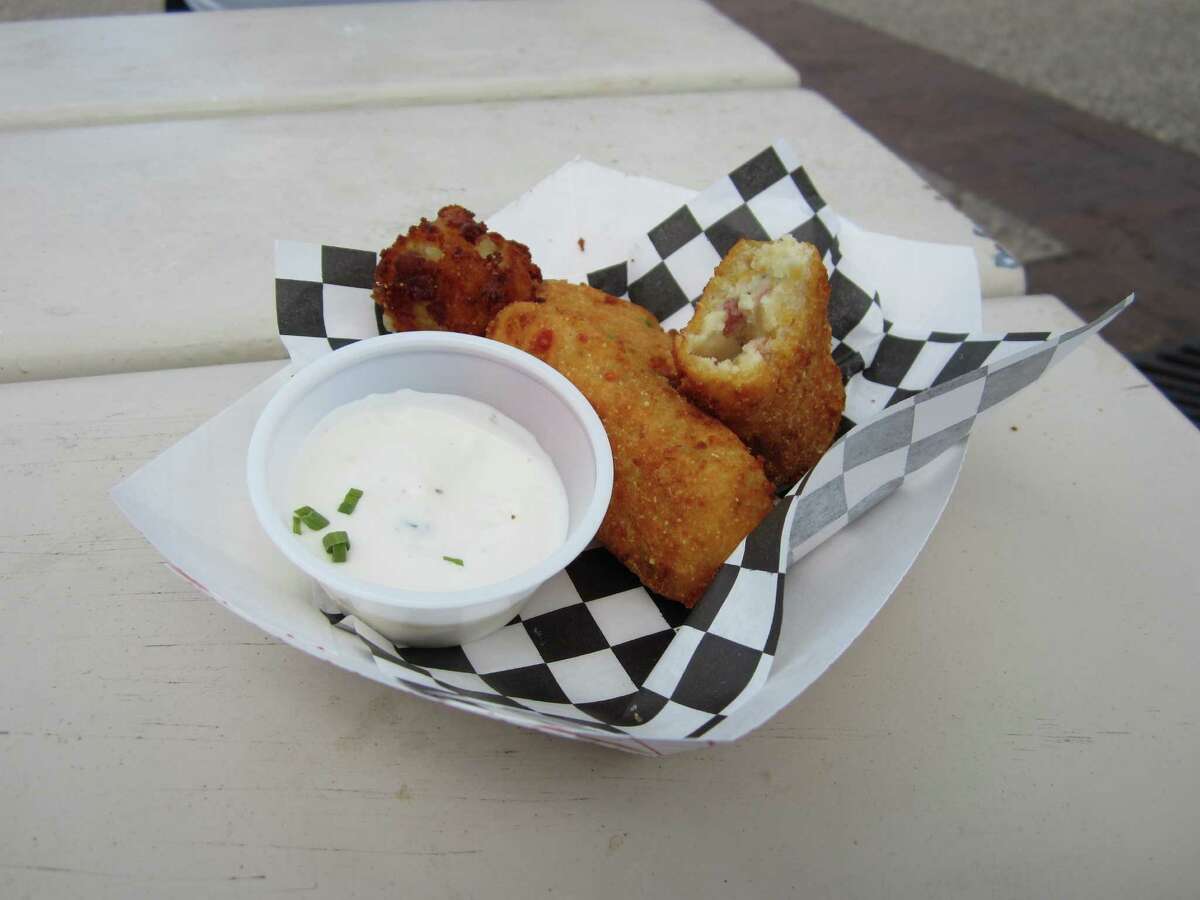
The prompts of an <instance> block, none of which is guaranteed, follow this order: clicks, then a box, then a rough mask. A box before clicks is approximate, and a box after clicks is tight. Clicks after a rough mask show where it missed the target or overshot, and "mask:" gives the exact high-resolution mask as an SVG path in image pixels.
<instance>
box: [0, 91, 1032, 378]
mask: <svg viewBox="0 0 1200 900" xmlns="http://www.w3.org/2000/svg"><path fill="white" fill-rule="evenodd" d="M777 137H783V138H786V139H787V140H789V141H790V142H791V143H792V145H793V146H794V147H795V148H796V149H797V151H798V152H799V153H800V155H801V157H802V158H803V159H804V160H805V162H806V167H807V168H808V170H809V172H810V174H811V176H812V178H813V179H814V181H815V182H816V184H817V186H818V188H819V189H820V190H821V191H822V192H823V194H824V195H825V197H826V199H827V200H828V201H829V202H830V203H831V204H832V205H833V206H834V207H835V208H836V209H838V210H839V211H840V212H842V213H843V214H844V215H846V216H849V217H850V218H852V219H854V220H855V221H857V222H858V223H859V224H860V225H863V226H864V227H867V228H869V229H871V230H874V231H881V232H885V233H891V234H897V235H900V236H902V237H909V238H914V239H920V240H929V241H942V242H947V243H958V244H967V245H970V246H973V247H974V248H975V249H976V253H977V256H978V258H979V261H980V269H981V272H982V273H983V275H984V288H985V295H994V294H996V293H997V292H1003V291H1005V290H1011V291H1012V292H1013V293H1021V292H1023V290H1024V279H1023V277H1022V276H1021V273H1020V272H1019V271H1016V270H1002V269H996V268H995V267H994V266H993V265H992V257H993V256H994V252H995V251H994V246H993V244H992V242H991V241H989V240H986V239H984V238H981V237H979V236H977V235H975V234H974V226H973V225H972V223H971V222H970V220H968V219H967V218H966V217H965V216H964V215H963V214H962V213H961V212H959V211H958V210H956V209H955V208H954V207H953V206H951V205H950V204H949V203H947V202H946V201H945V200H943V199H941V197H940V196H939V195H937V194H936V193H935V192H934V191H933V190H932V189H931V188H930V187H929V186H928V185H926V184H925V183H924V182H923V181H922V180H921V179H920V178H919V177H918V176H917V175H916V173H914V172H913V171H912V170H911V169H910V168H908V166H906V165H905V164H904V163H903V162H902V161H900V160H899V159H898V158H897V157H896V156H894V155H893V154H892V153H891V152H890V151H888V150H887V149H886V148H885V147H884V146H883V145H882V144H880V143H879V142H878V141H876V140H875V139H874V138H873V137H871V136H870V135H869V134H867V133H866V132H865V131H863V130H862V129H861V128H859V127H858V126H857V125H855V124H854V123H853V122H851V121H850V120H849V119H848V118H846V117H845V116H844V115H843V114H842V113H841V112H839V111H838V110H837V109H836V108H835V107H834V106H832V105H831V104H830V103H829V102H828V101H826V100H824V99H823V98H821V97H819V96H818V95H817V94H814V93H812V92H811V91H804V90H799V89H785V90H778V91H767V90H758V91H748V92H736V91H729V92H720V93H692V94H660V95H652V96H639V97H586V98H578V99H571V100H538V101H521V102H505V103H479V104H471V105H464V106H454V107H445V106H418V107H398V108H391V109H386V110H378V111H370V112H368V111H361V110H344V111H337V112H319V113H315V112H310V113H295V114H286V115H273V116H263V117H232V118H218V119H203V120H193V121H171V122H155V123H147V124H139V125H115V126H98V127H89V128H81V129H80V128H61V129H53V130H33V131H19V132H7V133H5V132H0V157H2V158H4V159H5V160H6V165H5V166H3V167H0V196H3V197H5V198H6V200H7V201H8V202H6V203H5V204H3V205H0V230H3V232H4V234H5V236H6V240H7V247H6V255H7V260H8V268H7V270H6V272H5V278H4V281H3V282H2V283H0V381H18V380H26V379H36V378H58V377H65V376H75V375H86V374H100V373H110V372H124V371H133V370H147V369H161V368H170V367H177V366H185V365H204V364H213V363H225V362H243V361H251V360H262V359H272V358H282V356H283V355H284V353H283V348H282V345H280V343H279V341H278V338H277V336H276V328H275V320H274V307H273V304H272V302H271V278H272V272H273V262H272V245H273V241H274V240H275V239H276V238H293V239H299V240H309V241H316V242H324V243H327V244H336V245H341V246H348V247H362V248H368V249H377V248H380V247H384V246H387V245H388V244H390V243H391V242H392V240H394V238H395V236H396V234H397V232H399V231H402V230H405V229H406V228H407V227H408V226H409V225H410V224H412V223H414V222H416V221H417V220H418V219H419V218H420V217H421V216H423V215H430V216H431V215H433V214H434V213H435V212H436V210H437V209H438V208H439V207H440V206H442V205H443V204H446V203H461V204H463V205H465V206H467V207H468V208H469V209H473V210H475V211H476V212H478V213H479V214H480V215H487V214H489V213H491V212H493V211H495V210H497V209H499V208H500V207H502V206H504V205H505V204H506V203H508V202H509V201H510V200H513V199H516V197H518V196H519V195H520V194H521V193H522V192H523V191H525V190H527V189H528V188H530V187H532V186H533V185H534V184H536V183H537V182H538V181H540V180H541V179H542V178H543V177H545V176H546V175H549V174H550V173H551V172H552V171H554V170H555V169H557V168H558V167H559V166H560V165H562V164H563V163H564V162H567V161H568V160H570V159H572V158H574V157H576V156H583V157H585V158H588V159H591V160H592V161H593V162H596V163H600V164H602V165H607V166H610V167H613V168H617V169H621V170H623V171H625V172H629V173H631V174H637V175H646V176H650V177H654V178H658V179H660V180H663V181H668V182H672V183H675V184H679V185H682V186H684V187H688V188H693V189H700V188H702V187H705V186H707V185H708V184H709V183H710V182H711V181H713V180H714V179H716V178H717V177H719V176H720V175H722V174H724V173H725V172H728V171H729V170H730V169H731V168H733V167H734V166H736V165H739V164H740V163H742V162H744V161H745V160H746V159H748V158H749V157H751V156H753V155H754V154H755V153H757V152H759V151H760V150H762V149H763V148H764V147H766V146H767V145H768V144H770V143H771V141H772V140H774V139H775V138H777ZM34 173H46V176H47V177H35V175H34ZM653 224H655V223H654V222H650V223H647V227H649V226H651V225H653ZM616 261H617V260H611V261H610V262H616ZM134 323H136V327H134Z"/></svg>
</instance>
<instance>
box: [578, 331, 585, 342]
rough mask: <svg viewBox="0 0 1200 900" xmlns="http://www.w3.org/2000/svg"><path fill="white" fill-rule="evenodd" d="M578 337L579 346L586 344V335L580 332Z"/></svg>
mask: <svg viewBox="0 0 1200 900" xmlns="http://www.w3.org/2000/svg"><path fill="white" fill-rule="evenodd" d="M578 337H579V343H581V344H586V343H587V335H586V334H584V333H582V332H580V333H579V335H578Z"/></svg>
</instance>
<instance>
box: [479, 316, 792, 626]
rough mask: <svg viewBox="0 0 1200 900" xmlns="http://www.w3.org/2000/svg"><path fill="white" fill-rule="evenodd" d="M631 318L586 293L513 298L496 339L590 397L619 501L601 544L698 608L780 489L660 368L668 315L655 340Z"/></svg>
mask: <svg viewBox="0 0 1200 900" xmlns="http://www.w3.org/2000/svg"><path fill="white" fill-rule="evenodd" d="M601 296H602V297H603V296H604V295H601ZM559 299H560V300H561V299H562V298H561V297H560V298H559ZM617 302H619V303H624V302H625V301H617ZM631 321H632V320H631V319H630V318H628V317H627V314H626V313H624V312H621V311H620V310H619V309H614V307H613V305H612V304H608V303H606V302H605V301H604V300H599V301H596V300H594V298H589V297H588V296H587V295H585V294H580V295H578V296H576V297H574V298H571V299H570V300H569V301H567V302H561V303H555V302H553V301H548V302H546V303H541V304H534V303H516V304H513V305H512V306H509V307H507V308H505V309H504V310H502V311H501V312H500V314H499V315H497V316H496V318H495V320H493V322H492V325H491V327H490V328H489V329H488V336H489V337H491V338H494V339H496V340H499V341H503V342H505V343H507V344H511V345H513V346H515V347H519V348H521V349H522V350H526V351H527V352H529V353H532V354H534V355H535V356H538V357H540V358H541V359H543V360H545V361H546V362H547V363H549V364H550V365H551V366H553V367H554V368H556V369H558V370H559V371H560V372H562V373H563V374H564V375H565V376H566V377H567V378H568V379H570V380H571V382H572V383H574V384H575V386H576V387H578V388H579V390H580V391H581V392H582V393H583V394H584V396H585V397H587V398H588V400H589V401H590V402H591V404H592V406H593V407H594V408H595V409H596V412H597V413H599V415H600V419H601V420H602V421H603V422H604V427H605V430H606V431H607V432H608V437H609V441H610V443H611V444H612V451H613V469H614V472H613V492H612V502H611V503H610V505H609V508H608V514H607V515H606V516H605V519H604V522H603V524H602V525H601V526H600V532H599V535H598V537H599V539H600V542H601V543H602V544H604V546H605V547H607V548H608V549H609V550H610V551H611V552H612V553H613V554H614V555H615V556H616V557H617V558H618V559H620V560H621V562H623V563H624V564H625V565H626V566H627V567H628V568H629V569H630V570H632V571H633V573H634V574H635V575H637V576H638V578H640V579H641V581H642V583H643V584H645V585H646V587H648V588H650V589H651V590H653V591H657V592H658V593H660V594H662V595H664V596H666V597H670V598H671V599H672V600H677V601H679V602H681V603H683V604H684V605H685V606H688V607H691V606H694V605H695V604H696V602H697V601H698V600H699V599H700V597H701V596H702V595H703V594H704V591H705V589H706V588H707V587H708V585H709V584H710V583H711V582H712V580H713V578H714V577H715V576H716V573H717V570H718V569H719V568H720V566H721V564H722V563H723V562H724V561H725V560H726V559H727V558H728V556H729V554H730V552H732V551H733V549H734V548H735V547H736V546H737V545H738V542H739V541H741V540H742V538H744V537H745V536H746V535H747V534H748V533H749V532H750V531H751V530H752V529H753V528H754V527H755V526H756V525H757V524H758V523H759V522H760V521H761V520H762V518H763V517H764V516H765V515H766V514H767V513H768V512H769V511H770V510H771V507H772V504H773V493H772V490H771V484H770V482H768V481H767V479H766V477H765V476H764V474H763V469H762V463H761V462H760V461H759V460H758V459H756V458H755V457H754V456H752V455H751V454H750V452H749V451H748V450H747V449H746V447H745V446H744V445H743V444H742V442H741V441H739V440H738V439H737V436H736V435H735V434H734V433H733V432H731V431H730V430H729V429H728V428H726V427H725V426H724V425H722V424H721V423H720V422H718V421H716V420H715V419H713V418H712V417H711V416H708V415H706V414H705V413H703V412H701V411H700V410H699V409H697V408H696V407H694V406H693V405H692V404H690V403H688V402H687V401H686V400H685V399H684V398H683V397H681V396H680V395H679V394H678V393H677V392H676V391H675V390H674V389H673V388H672V387H671V385H670V383H669V382H668V381H667V379H666V378H664V377H663V376H662V375H660V374H659V373H658V372H656V371H655V370H654V369H653V368H652V367H651V364H652V360H653V358H654V356H655V355H656V354H658V353H663V352H666V351H667V350H668V348H669V342H668V339H667V337H666V335H665V334H663V333H662V331H661V329H659V328H658V327H657V323H655V329H654V331H655V332H657V333H658V334H659V335H661V342H660V343H659V345H658V347H657V348H655V347H654V346H653V343H654V340H651V341H647V340H646V338H645V337H644V335H647V334H653V333H654V332H652V331H651V329H650V328H648V327H647V326H646V325H644V324H641V325H637V326H636V328H641V329H642V331H641V332H637V331H636V330H633V331H631V332H625V331H624V330H623V329H622V328H621V327H620V325H619V323H621V322H623V323H625V324H627V325H628V324H629V323H630V322H631ZM633 335H637V336H638V338H639V339H638V340H634V339H633ZM648 347H649V352H648Z"/></svg>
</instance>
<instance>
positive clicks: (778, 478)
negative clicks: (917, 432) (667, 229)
mask: <svg viewBox="0 0 1200 900" xmlns="http://www.w3.org/2000/svg"><path fill="white" fill-rule="evenodd" d="M673 349H674V353H675V364H676V366H677V367H678V369H679V378H680V380H679V390H680V392H681V393H683V394H684V396H686V397H688V398H689V399H690V400H692V401H694V402H695V403H696V404H697V405H699V406H700V407H702V408H703V409H705V410H707V411H708V412H711V413H712V414H713V415H714V416H716V417H717V418H718V419H720V420H721V421H722V422H724V423H725V424H726V425H728V426H729V427H730V428H732V429H733V430H734V432H736V434H737V435H738V437H740V438H741V439H742V440H743V441H745V442H746V444H747V445H748V446H749V447H750V449H751V450H753V451H754V452H755V453H757V454H759V455H760V456H762V457H763V459H764V460H765V462H766V468H767V477H769V478H770V479H771V480H772V481H774V482H775V483H776V484H778V485H789V484H792V483H794V482H795V481H797V480H798V479H799V478H800V477H801V476H802V475H803V474H804V473H805V472H807V471H808V470H809V469H811V468H812V467H813V466H814V465H816V463H817V461H818V460H819V459H820V458H821V454H823V453H824V452H825V451H826V450H828V449H829V445H830V444H831V443H833V439H834V436H835V435H836V434H837V428H838V423H839V422H840V421H841V416H842V410H843V409H844V408H845V405H846V392H845V389H844V387H843V386H842V376H841V372H840V371H839V370H838V367H837V364H836V363H834V361H833V356H832V354H831V352H830V328H829V279H828V278H827V277H826V275H825V266H824V265H823V264H822V262H821V255H820V254H819V253H818V252H817V249H816V248H815V247H814V246H813V245H812V244H802V243H799V242H798V241H796V239H795V238H793V237H791V236H790V235H789V236H785V237H782V238H780V239H779V240H777V241H773V242H770V243H768V242H765V241H749V240H740V241H738V242H737V244H735V245H734V247H733V249H732V250H730V251H729V253H728V254H727V255H726V257H725V259H723V260H722V261H721V264H720V265H719V266H717V269H716V272H714V273H713V278H712V280H711V281H709V283H708V285H707V286H705V288H704V294H703V295H702V296H701V298H700V303H699V304H698V306H697V308H696V315H695V317H694V318H693V319H692V320H691V321H690V322H689V323H688V324H687V326H686V327H685V328H684V329H683V331H681V332H678V333H676V334H675V335H674V346H673Z"/></svg>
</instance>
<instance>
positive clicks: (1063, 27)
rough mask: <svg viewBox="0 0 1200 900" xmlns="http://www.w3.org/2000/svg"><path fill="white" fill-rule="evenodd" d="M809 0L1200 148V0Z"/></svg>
mask: <svg viewBox="0 0 1200 900" xmlns="http://www.w3.org/2000/svg"><path fill="white" fill-rule="evenodd" d="M809 2H811V3H813V5H815V6H820V7H823V8H825V9H828V10H829V11H830V12H834V13H837V14H840V15H843V16H846V17H848V18H852V19H856V20H857V21H859V22H862V23H863V24H865V25H869V26H870V27H872V28H875V29H878V30H879V31H883V32H885V33H887V34H890V35H893V36H894V37H898V38H901V39H902V40H906V41H909V42H911V43H914V44H917V45H919V46H921V47H924V48H926V49H929V50H934V51H937V52H939V53H942V54H944V55H946V56H948V57H950V58H951V59H954V60H956V61H958V62H962V63H966V64H968V65H972V66H975V67H976V68H979V69H983V70H984V71H986V72H989V73H991V74H993V75H997V76H999V77H1001V78H1005V79H1008V80H1009V81H1013V82H1016V83H1017V84H1020V85H1022V86H1023V87H1027V88H1030V89H1032V90H1036V91H1041V92H1042V93H1045V94H1049V95H1050V96H1052V97H1055V98H1057V99H1059V100H1062V101H1064V102H1066V103H1070V104H1072V105H1073V106H1076V107H1078V108H1080V109H1084V110H1086V111H1088V112H1090V113H1093V114H1094V115H1097V116H1099V117H1101V118H1103V119H1107V120H1108V121H1110V122H1118V123H1120V124H1123V125H1128V126H1129V127H1131V128H1135V129H1137V130H1138V131H1141V132H1143V133H1145V134H1148V135H1150V136H1152V137H1154V138H1157V139H1158V140H1160V141H1165V142H1167V143H1170V144H1175V145H1176V146H1179V147H1182V148H1184V149H1186V150H1189V151H1190V152H1192V153H1197V154H1200V3H1198V2H1196V0H1137V2H1130V0H1039V2H1037V3H1028V2H1023V0H970V2H962V0H886V2H879V0H809ZM801 77H803V71H801Z"/></svg>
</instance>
